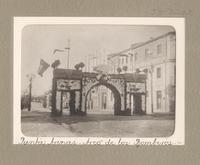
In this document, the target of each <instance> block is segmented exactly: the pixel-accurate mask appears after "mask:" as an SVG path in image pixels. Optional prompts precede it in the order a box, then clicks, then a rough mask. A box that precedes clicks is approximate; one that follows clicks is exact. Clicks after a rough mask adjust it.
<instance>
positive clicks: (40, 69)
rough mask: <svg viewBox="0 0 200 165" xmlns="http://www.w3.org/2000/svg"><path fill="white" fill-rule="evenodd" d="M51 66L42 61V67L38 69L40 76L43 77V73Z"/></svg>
mask: <svg viewBox="0 0 200 165" xmlns="http://www.w3.org/2000/svg"><path fill="white" fill-rule="evenodd" d="M48 67H49V64H48V63H47V62H46V61H44V60H43V59H40V66H39V68H38V74H39V75H40V76H41V77H43V73H44V72H45V71H46V70H47V69H48Z"/></svg>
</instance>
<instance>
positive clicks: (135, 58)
mask: <svg viewBox="0 0 200 165" xmlns="http://www.w3.org/2000/svg"><path fill="white" fill-rule="evenodd" d="M137 55H138V54H137V53H135V61H137V59H138V57H137Z"/></svg>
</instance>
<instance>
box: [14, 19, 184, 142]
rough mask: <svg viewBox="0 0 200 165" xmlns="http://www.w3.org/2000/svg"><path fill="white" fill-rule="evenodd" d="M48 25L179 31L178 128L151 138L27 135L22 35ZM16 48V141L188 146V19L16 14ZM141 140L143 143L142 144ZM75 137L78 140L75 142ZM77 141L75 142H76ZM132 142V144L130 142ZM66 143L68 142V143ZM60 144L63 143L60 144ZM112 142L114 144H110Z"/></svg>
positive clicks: (177, 59)
mask: <svg viewBox="0 0 200 165" xmlns="http://www.w3.org/2000/svg"><path fill="white" fill-rule="evenodd" d="M33 24H37V25H38V24H43V25H44V24H48V25H55V24H56V25H67V24H74V25H79V24H87V25H90V24H91V25H92V24H95V25H98V24H101V25H102V24H104V25H168V26H172V27H174V29H175V31H176V111H175V131H174V134H173V135H172V136H170V137H162V138H161V137H151V138H140V137H138V138H135V137H134V138H125V137H123V138H95V137H27V136H24V135H23V134H22V132H21V110H20V96H21V38H22V30H23V28H24V27H25V26H27V25H33ZM13 44H14V49H13V55H14V60H13V63H14V64H13V143H14V144H23V143H22V139H23V138H24V139H25V140H24V142H27V144H39V141H40V142H41V143H40V144H51V141H52V139H53V138H54V140H55V141H56V140H57V141H64V142H68V143H71V142H72V144H78V145H82V144H87V141H88V139H90V140H91V141H94V142H97V141H99V143H100V144H102V145H106V144H109V143H110V142H113V144H112V145H119V141H120V142H122V141H123V142H124V144H130V145H138V144H139V145H184V144H185V105H184V104H185V19H184V18H164V17H163V18H156V17H129V18H127V17H123V18H122V17H14V43H13ZM138 139H139V141H140V142H141V143H138ZM74 140H75V142H74ZM73 142H74V143H73ZM126 142H130V143H126ZM68 143H64V144H68ZM58 144H59V143H58ZM110 145H111V144H110Z"/></svg>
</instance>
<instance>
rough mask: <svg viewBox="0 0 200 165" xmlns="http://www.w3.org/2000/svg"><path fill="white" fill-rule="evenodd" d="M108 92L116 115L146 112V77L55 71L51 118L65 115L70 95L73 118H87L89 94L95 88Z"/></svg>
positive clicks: (69, 106) (69, 104)
mask: <svg viewBox="0 0 200 165" xmlns="http://www.w3.org/2000/svg"><path fill="white" fill-rule="evenodd" d="M99 85H103V86H106V87H107V88H109V89H110V90H111V91H112V93H113V96H114V106H113V114H114V115H131V114H133V113H134V112H143V113H145V112H146V76H145V74H139V73H124V74H102V73H95V72H92V73H91V72H90V73H89V72H82V71H81V70H72V69H55V70H54V72H53V85H52V115H53V116H59V115H62V114H63V104H64V97H65V96H64V93H66V92H67V93H68V98H67V100H68V108H69V111H70V115H86V114H87V99H88V97H87V96H88V93H89V92H90V91H91V89H93V88H94V87H96V86H99Z"/></svg>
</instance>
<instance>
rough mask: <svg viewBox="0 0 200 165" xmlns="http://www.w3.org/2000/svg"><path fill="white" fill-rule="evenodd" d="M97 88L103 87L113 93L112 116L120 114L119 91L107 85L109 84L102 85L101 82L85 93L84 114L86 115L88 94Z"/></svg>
mask: <svg viewBox="0 0 200 165" xmlns="http://www.w3.org/2000/svg"><path fill="white" fill-rule="evenodd" d="M97 86H105V87H107V88H108V89H110V90H111V91H112V92H113V95H114V114H115V115H117V114H119V113H120V111H121V97H120V93H119V91H118V90H117V89H116V87H114V86H113V85H111V84H109V83H103V82H99V83H97V84H95V85H93V86H92V87H91V88H90V89H89V90H88V91H87V93H86V96H85V103H84V104H85V112H86V113H87V106H86V105H87V99H88V94H89V93H90V91H91V90H92V89H93V88H94V87H97Z"/></svg>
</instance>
